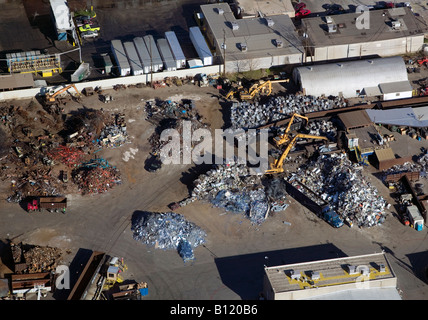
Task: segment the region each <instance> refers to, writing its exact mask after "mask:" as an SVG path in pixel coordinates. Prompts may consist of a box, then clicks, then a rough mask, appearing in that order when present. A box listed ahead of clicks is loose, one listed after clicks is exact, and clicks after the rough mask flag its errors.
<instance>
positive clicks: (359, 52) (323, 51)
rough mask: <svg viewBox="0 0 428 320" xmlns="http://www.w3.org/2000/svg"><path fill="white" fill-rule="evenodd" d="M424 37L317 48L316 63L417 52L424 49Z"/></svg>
mask: <svg viewBox="0 0 428 320" xmlns="http://www.w3.org/2000/svg"><path fill="white" fill-rule="evenodd" d="M423 45H424V36H423V35H417V36H414V37H406V38H397V39H391V40H382V41H372V42H363V43H353V44H346V45H336V46H335V45H333V46H326V47H319V48H315V52H314V60H315V61H328V60H336V59H347V58H355V57H364V56H376V55H377V56H380V57H387V56H394V55H400V54H406V53H412V52H417V51H419V50H421V49H422V48H423Z"/></svg>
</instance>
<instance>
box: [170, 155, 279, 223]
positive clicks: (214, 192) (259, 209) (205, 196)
mask: <svg viewBox="0 0 428 320" xmlns="http://www.w3.org/2000/svg"><path fill="white" fill-rule="evenodd" d="M193 184H194V188H193V190H192V194H191V196H190V197H189V198H187V199H184V200H182V201H181V202H180V203H179V204H180V206H185V205H187V204H188V203H191V202H193V201H196V200H201V201H207V202H209V203H211V204H212V205H213V206H214V207H218V208H223V209H224V210H226V211H229V212H232V213H241V214H244V215H245V217H247V218H248V219H249V220H250V221H251V223H253V224H256V225H260V224H261V223H263V222H264V221H265V220H266V218H267V217H268V215H269V213H270V212H271V211H282V210H285V209H286V208H287V204H285V200H286V199H285V189H283V190H282V192H281V191H280V192H278V189H279V186H278V185H275V184H274V183H272V184H271V185H269V186H268V187H266V186H265V184H266V182H265V181H264V180H263V179H262V176H260V175H253V174H250V171H249V168H248V167H247V166H246V165H242V164H237V163H234V164H224V165H218V166H216V167H214V168H213V169H211V170H209V171H208V172H207V173H206V174H202V175H200V176H199V177H198V179H196V180H195V181H194V182H193Z"/></svg>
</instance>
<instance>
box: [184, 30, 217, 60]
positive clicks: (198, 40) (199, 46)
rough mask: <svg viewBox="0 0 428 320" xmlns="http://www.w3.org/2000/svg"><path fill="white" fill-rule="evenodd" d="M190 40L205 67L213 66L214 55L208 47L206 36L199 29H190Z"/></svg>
mask: <svg viewBox="0 0 428 320" xmlns="http://www.w3.org/2000/svg"><path fill="white" fill-rule="evenodd" d="M189 36H190V40H191V41H192V43H193V46H194V47H195V49H196V52H197V53H198V56H199V58H200V59H201V60H202V62H203V63H204V66H210V65H212V64H213V55H212V54H211V51H210V48H209V47H208V44H207V42H206V41H205V38H204V36H203V35H202V32H201V30H200V29H199V27H191V28H189Z"/></svg>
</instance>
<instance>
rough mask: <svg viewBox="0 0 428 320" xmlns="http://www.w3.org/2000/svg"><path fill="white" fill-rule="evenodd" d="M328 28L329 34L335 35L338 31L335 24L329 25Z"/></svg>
mask: <svg viewBox="0 0 428 320" xmlns="http://www.w3.org/2000/svg"><path fill="white" fill-rule="evenodd" d="M327 26H328V33H334V32H336V31H337V26H336V25H335V24H332V23H329V24H327Z"/></svg>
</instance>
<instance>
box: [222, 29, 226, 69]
mask: <svg viewBox="0 0 428 320" xmlns="http://www.w3.org/2000/svg"><path fill="white" fill-rule="evenodd" d="M223 76H224V77H226V30H224V29H223Z"/></svg>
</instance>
